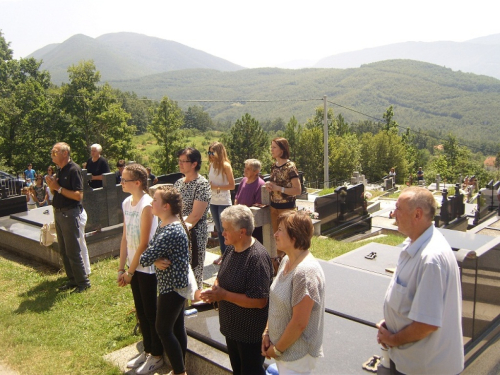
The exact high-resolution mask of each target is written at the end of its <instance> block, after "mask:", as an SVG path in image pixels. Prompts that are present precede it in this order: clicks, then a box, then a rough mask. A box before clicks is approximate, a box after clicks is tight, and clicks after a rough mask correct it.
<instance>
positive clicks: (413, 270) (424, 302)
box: [384, 225, 464, 374]
mask: <svg viewBox="0 0 500 375" xmlns="http://www.w3.org/2000/svg"><path fill="white" fill-rule="evenodd" d="M405 243H406V246H405V248H404V249H403V251H401V255H400V257H399V261H398V265H397V267H396V272H395V273H394V276H393V278H392V280H391V283H390V284H389V287H388V289H387V292H386V296H385V303H384V317H385V321H386V324H387V328H388V329H389V331H391V332H392V333H395V332H399V331H400V330H402V329H403V328H405V327H406V326H408V325H409V324H411V323H412V322H413V321H417V322H421V323H426V324H430V325H433V326H437V327H439V328H438V329H437V330H436V331H434V332H433V333H431V334H430V335H428V336H427V337H425V338H424V339H422V340H420V341H417V342H414V343H409V344H405V345H402V346H399V347H393V348H391V349H390V352H389V354H390V357H391V359H392V360H393V361H394V363H395V364H396V369H397V370H398V371H400V372H403V373H405V374H458V373H460V372H461V371H462V370H463V368H464V347H463V338H462V291H461V285H460V274H459V269H458V264H457V261H456V258H455V256H454V254H453V251H452V250H451V248H450V245H449V244H448V242H447V241H446V239H445V238H444V236H443V235H442V234H441V233H440V232H439V231H438V230H437V229H435V228H434V226H432V225H431V226H430V227H429V228H428V229H427V230H426V231H425V232H424V233H423V234H422V235H421V236H420V237H419V238H418V239H417V240H416V241H414V242H413V243H412V242H411V241H410V240H409V239H407V240H406V241H405Z"/></svg>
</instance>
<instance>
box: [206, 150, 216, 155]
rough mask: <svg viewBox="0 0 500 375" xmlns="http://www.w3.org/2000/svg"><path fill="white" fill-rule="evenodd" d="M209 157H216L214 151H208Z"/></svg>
mask: <svg viewBox="0 0 500 375" xmlns="http://www.w3.org/2000/svg"><path fill="white" fill-rule="evenodd" d="M207 155H208V156H214V155H215V152H213V151H208V152H207Z"/></svg>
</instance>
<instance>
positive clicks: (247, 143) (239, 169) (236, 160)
mask: <svg viewBox="0 0 500 375" xmlns="http://www.w3.org/2000/svg"><path fill="white" fill-rule="evenodd" d="M222 143H223V144H224V146H225V147H226V150H227V153H228V156H229V159H230V160H231V165H232V167H233V171H234V175H235V176H241V175H243V170H244V169H245V160H247V159H259V160H260V161H261V162H262V166H263V167H264V168H263V169H266V165H268V164H269V139H268V136H267V134H266V133H265V132H264V130H262V127H261V126H260V124H259V122H258V121H257V120H256V119H254V118H253V117H252V116H250V115H249V114H248V113H245V115H243V116H242V117H241V119H238V120H236V122H235V124H234V126H233V127H231V129H230V130H229V132H228V133H225V134H223V135H222Z"/></svg>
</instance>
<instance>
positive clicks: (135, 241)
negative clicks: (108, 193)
mask: <svg viewBox="0 0 500 375" xmlns="http://www.w3.org/2000/svg"><path fill="white" fill-rule="evenodd" d="M121 185H122V189H123V191H124V192H126V193H130V196H129V197H127V198H126V199H125V200H124V201H123V203H122V208H123V224H124V225H123V235H122V241H121V246H120V267H119V269H118V285H119V286H126V285H128V284H130V286H131V288H132V295H133V296H134V304H135V309H136V312H137V317H138V319H139V325H140V327H141V333H142V338H143V343H144V352H142V353H141V354H140V355H139V356H138V357H136V358H134V359H132V360H131V361H129V362H128V363H127V367H129V368H135V369H136V373H137V374H147V373H148V372H150V371H153V370H155V369H157V368H159V367H161V366H162V365H163V346H162V344H161V340H160V337H159V336H158V334H157V333H156V328H155V323H156V287H157V281H156V274H155V270H154V267H143V266H141V265H140V264H139V258H140V256H141V254H142V253H143V252H144V250H146V248H147V246H148V242H149V240H150V239H151V238H152V237H153V236H154V233H155V231H156V228H157V226H158V220H157V218H156V217H154V216H153V213H152V208H151V202H152V198H151V197H150V196H149V195H148V194H147V193H146V190H147V185H148V173H147V171H146V169H145V168H144V167H143V166H142V165H139V164H130V165H128V166H126V167H125V169H124V171H123V174H122V180H121ZM125 263H127V265H128V271H125Z"/></svg>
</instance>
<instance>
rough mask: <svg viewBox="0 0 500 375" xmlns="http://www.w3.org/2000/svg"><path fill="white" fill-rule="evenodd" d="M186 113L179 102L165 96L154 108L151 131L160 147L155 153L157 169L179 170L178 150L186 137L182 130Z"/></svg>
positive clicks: (167, 171) (166, 170) (164, 170)
mask: <svg viewBox="0 0 500 375" xmlns="http://www.w3.org/2000/svg"><path fill="white" fill-rule="evenodd" d="M183 124H184V115H183V113H182V110H181V109H180V108H179V106H178V105H177V102H174V101H172V100H170V99H169V98H168V97H166V96H164V97H163V99H162V100H161V102H160V104H159V105H158V107H157V108H156V109H155V110H154V113H153V120H152V121H151V124H150V126H149V131H150V132H151V133H152V134H153V136H154V137H155V138H156V140H157V142H158V146H160V149H159V150H158V151H157V152H156V153H155V154H154V159H155V161H154V164H155V166H156V169H157V170H160V171H163V172H165V173H173V172H175V171H177V152H178V151H179V150H180V149H182V148H183V147H184V143H185V137H184V132H183V131H182V130H181V127H182V125H183Z"/></svg>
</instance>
